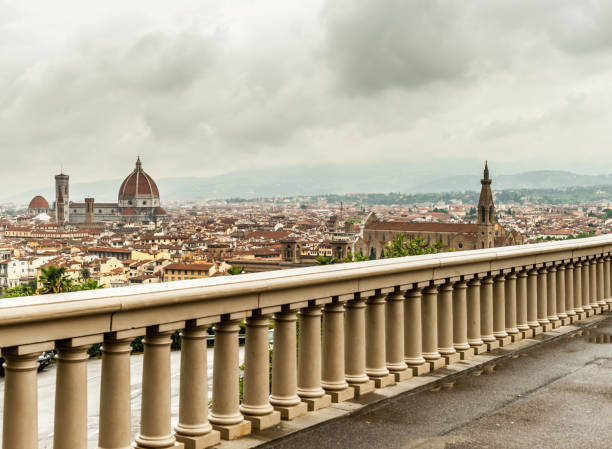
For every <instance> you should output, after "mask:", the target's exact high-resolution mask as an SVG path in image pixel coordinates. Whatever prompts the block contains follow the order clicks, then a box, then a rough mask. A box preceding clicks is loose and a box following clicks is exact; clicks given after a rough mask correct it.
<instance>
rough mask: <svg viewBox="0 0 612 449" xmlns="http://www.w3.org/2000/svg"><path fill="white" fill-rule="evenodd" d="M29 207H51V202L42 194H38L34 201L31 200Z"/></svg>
mask: <svg viewBox="0 0 612 449" xmlns="http://www.w3.org/2000/svg"><path fill="white" fill-rule="evenodd" d="M28 209H49V203H48V202H47V200H46V199H44V198H43V197H42V196H40V195H36V196H35V197H34V198H32V201H30V205H29V206H28Z"/></svg>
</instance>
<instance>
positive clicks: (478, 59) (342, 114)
mask: <svg viewBox="0 0 612 449" xmlns="http://www.w3.org/2000/svg"><path fill="white" fill-rule="evenodd" d="M611 80H612V2H610V1H603V0H602V1H590V0H580V1H575V0H548V1H544V0H539V1H538V0H504V1H495V0H491V1H482V0H479V1H456V0H449V1H435V0H422V1H407V0H329V1H321V0H308V1H304V0H283V1H279V0H248V1H247V0H231V1H204V0H193V1H186V0H185V1H183V0H172V1H167V0H163V1H157V0H155V1H154V0H146V1H145V0H142V1H136V0H130V1H125V0H123V1H104V2H84V1H82V0H75V1H61V0H57V1H53V2H50V1H40V2H35V1H23V2H16V1H12V0H7V1H4V0H0V152H1V153H0V155H1V160H0V167H1V170H2V171H1V175H2V189H3V193H10V192H20V191H26V190H30V189H31V188H33V187H37V186H40V185H47V184H49V183H51V182H52V176H53V174H55V173H56V172H58V170H59V168H60V164H63V166H64V172H67V173H69V174H70V175H71V179H72V180H73V182H85V181H90V180H99V179H116V178H123V177H124V176H125V175H126V174H127V173H129V171H131V169H132V168H133V164H134V160H135V158H136V155H137V154H140V155H141V157H142V159H143V162H144V165H145V169H146V170H147V171H148V172H149V173H151V174H152V175H153V176H154V177H158V178H161V177H169V176H186V175H196V176H209V175H215V174H221V173H227V172H229V171H234V170H240V169H250V168H257V167H270V166H286V165H296V164H313V163H317V164H318V163H321V164H323V163H340V162H343V161H345V160H350V161H352V163H364V164H365V163H373V162H378V161H380V160H382V159H385V160H389V159H391V160H395V161H397V162H409V163H412V164H414V163H420V162H423V163H429V162H431V161H432V160H433V161H440V162H439V163H440V164H441V165H442V166H444V164H445V162H444V161H448V160H451V159H452V158H463V157H466V158H473V159H475V160H481V159H482V160H484V159H489V160H490V161H493V162H494V164H496V165H495V166H496V167H498V172H505V173H508V172H515V171H519V170H520V169H523V170H528V169H570V170H574V171H578V172H583V173H606V172H612V151H611V148H612V132H611V128H612V108H611V102H612V82H611ZM449 168H452V164H451V166H450V167H449ZM479 169H480V168H479Z"/></svg>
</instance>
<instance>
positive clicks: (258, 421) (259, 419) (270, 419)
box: [185, 411, 281, 449]
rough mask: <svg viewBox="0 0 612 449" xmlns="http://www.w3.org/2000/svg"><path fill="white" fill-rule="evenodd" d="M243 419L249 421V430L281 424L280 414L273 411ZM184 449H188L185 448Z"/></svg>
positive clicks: (245, 416)
mask: <svg viewBox="0 0 612 449" xmlns="http://www.w3.org/2000/svg"><path fill="white" fill-rule="evenodd" d="M242 416H244V419H246V420H247V421H251V429H252V430H264V429H267V428H269V427H274V426H275V425H277V424H278V423H280V422H281V414H280V412H277V411H273V412H272V413H268V414H267V415H262V416H255V415H245V414H243V415H242ZM185 449H189V448H187V447H185Z"/></svg>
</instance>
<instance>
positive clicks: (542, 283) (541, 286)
mask: <svg viewBox="0 0 612 449" xmlns="http://www.w3.org/2000/svg"><path fill="white" fill-rule="evenodd" d="M547 274H548V270H547V269H546V267H542V268H540V269H539V270H538V322H539V323H540V326H542V330H543V331H544V332H546V331H548V330H550V329H551V326H550V321H549V319H548V313H547V311H548V307H547V306H548V303H547V301H548V290H547V286H548V281H547V277H548V276H547Z"/></svg>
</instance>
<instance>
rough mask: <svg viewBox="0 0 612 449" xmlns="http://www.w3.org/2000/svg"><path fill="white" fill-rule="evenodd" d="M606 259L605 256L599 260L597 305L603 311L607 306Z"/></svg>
mask: <svg viewBox="0 0 612 449" xmlns="http://www.w3.org/2000/svg"><path fill="white" fill-rule="evenodd" d="M604 288H605V279H604V258H603V255H601V256H599V257H598V258H597V304H599V305H600V306H601V307H602V311H603V310H604V309H605V306H606V294H605V292H604Z"/></svg>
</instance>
